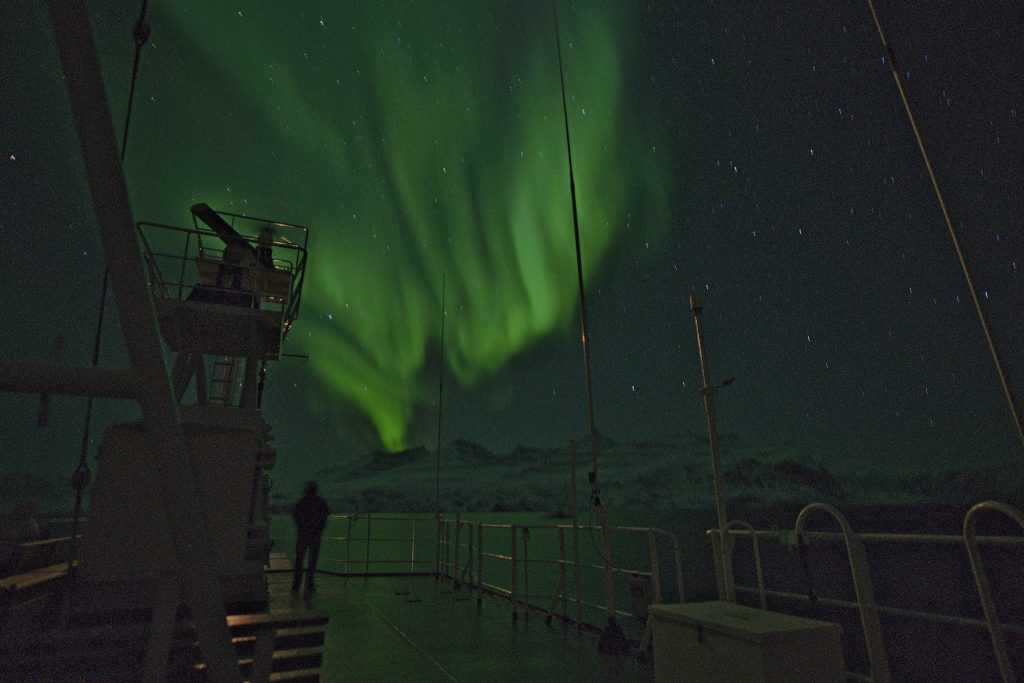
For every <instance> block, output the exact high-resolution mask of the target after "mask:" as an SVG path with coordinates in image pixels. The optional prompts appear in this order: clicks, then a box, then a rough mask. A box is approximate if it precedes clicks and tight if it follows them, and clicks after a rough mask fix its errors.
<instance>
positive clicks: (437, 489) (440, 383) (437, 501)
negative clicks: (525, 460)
mask: <svg viewBox="0 0 1024 683" xmlns="http://www.w3.org/2000/svg"><path fill="white" fill-rule="evenodd" d="M447 279H448V274H447V273H442V274H441V351H440V361H441V362H440V369H439V370H438V373H437V453H436V463H435V467H434V513H435V514H437V515H438V517H440V515H441V417H442V415H443V412H442V410H441V407H442V401H443V400H444V304H445V289H446V287H445V285H446V284H447Z"/></svg>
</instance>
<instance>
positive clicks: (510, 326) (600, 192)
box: [128, 3, 668, 449]
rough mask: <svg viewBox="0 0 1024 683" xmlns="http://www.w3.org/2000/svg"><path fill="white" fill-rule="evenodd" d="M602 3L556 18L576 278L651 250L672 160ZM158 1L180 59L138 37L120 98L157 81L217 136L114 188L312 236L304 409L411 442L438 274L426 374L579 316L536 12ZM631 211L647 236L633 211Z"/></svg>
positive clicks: (552, 62) (476, 374) (543, 30)
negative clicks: (128, 89)
mask: <svg viewBox="0 0 1024 683" xmlns="http://www.w3.org/2000/svg"><path fill="white" fill-rule="evenodd" d="M617 6H618V4H617V3H597V4H593V3H587V6H586V7H585V8H580V9H578V10H577V11H573V10H572V9H571V8H568V7H567V8H565V9H563V10H562V15H563V16H562V17H561V27H560V29H561V32H562V41H563V54H564V60H565V71H566V84H567V96H568V98H569V100H568V102H569V104H568V107H569V117H570V121H569V123H570V127H571V133H572V143H573V155H574V163H575V172H576V189H577V196H578V200H579V206H580V222H581V233H582V234H581V239H582V249H583V266H584V275H585V278H586V279H587V281H588V282H589V281H590V280H591V279H592V278H594V277H595V276H596V275H597V274H598V273H599V272H600V271H601V268H602V266H603V265H604V262H605V260H606V258H607V255H608V254H609V251H610V250H612V249H616V248H619V249H621V248H627V249H628V248H631V247H632V245H636V244H637V243H638V242H639V243H641V244H642V243H644V242H646V243H647V244H648V246H649V244H650V243H651V242H652V241H655V240H656V239H657V238H658V236H659V234H661V233H662V232H663V231H664V226H665V219H666V215H667V199H666V197H665V185H666V182H667V178H668V176H667V165H668V157H667V155H666V154H664V153H659V152H658V142H659V141H658V136H657V134H656V133H654V132H652V131H655V130H657V129H656V128H653V127H649V126H647V125H645V124H646V122H647V121H648V119H649V118H650V115H651V113H652V112H653V110H654V108H655V107H656V104H655V102H654V101H653V98H652V97H651V96H650V94H649V93H647V92H644V85H645V84H644V83H643V81H642V79H638V78H636V73H637V65H636V63H635V62H636V59H637V55H635V54H634V49H633V48H634V47H635V46H634V45H631V44H630V43H629V42H628V41H627V40H625V39H624V38H623V36H634V37H635V39H639V36H637V33H636V32H635V31H629V30H623V29H624V28H625V27H626V26H627V25H628V24H630V22H635V19H633V18H632V17H631V16H630V14H628V13H621V12H617V11H616V7H617ZM155 9H157V8H155ZM158 9H159V14H158V15H157V16H155V17H154V18H153V22H154V24H155V25H156V26H158V27H159V28H160V29H161V35H162V36H163V37H164V39H165V40H166V38H167V34H168V33H170V34H171V37H172V38H171V39H172V41H173V44H175V45H176V49H177V50H178V51H179V53H180V54H187V55H188V58H189V62H190V63H185V62H183V61H180V60H175V61H174V62H172V63H170V64H161V63H155V62H159V61H160V58H161V57H162V56H163V55H162V54H161V50H166V46H164V45H161V44H160V42H156V45H155V47H156V49H155V50H154V51H153V54H146V59H147V63H146V65H145V66H146V73H148V74H149V76H148V78H147V77H145V76H144V77H143V78H142V80H141V82H140V88H142V89H143V90H144V91H145V92H147V93H150V92H152V88H153V87H154V83H155V82H157V81H155V80H154V79H159V81H158V82H159V83H160V85H159V88H158V90H157V92H156V96H157V97H158V98H161V99H162V100H164V101H166V100H167V99H171V100H172V101H174V102H175V104H174V105H173V106H174V107H175V108H180V114H181V115H182V116H187V117H188V118H189V119H190V120H192V121H193V122H194V123H195V124H196V128H195V130H197V131H200V130H209V131H213V130H225V124H228V127H227V129H228V130H232V131H233V132H232V135H234V136H235V137H234V139H231V140H223V139H213V138H211V137H210V136H209V135H208V134H207V135H205V136H197V137H196V139H176V140H174V141H173V147H172V148H171V149H166V148H162V147H161V148H160V149H159V155H160V163H161V164H164V165H165V166H166V167H168V168H180V167H188V168H191V169H192V175H191V176H190V178H189V182H187V183H183V182H181V179H180V178H178V179H176V180H172V179H171V178H167V177H154V174H153V171H154V164H150V163H149V162H148V161H143V162H142V163H137V164H133V163H129V167H128V170H129V176H130V178H131V179H132V181H133V186H134V187H136V188H139V189H142V188H143V187H144V186H145V185H146V184H148V183H150V182H154V183H155V184H157V185H158V186H160V187H162V188H164V189H163V190H162V191H158V192H155V193H154V194H156V195H157V196H159V197H160V198H161V200H162V205H161V206H160V207H146V200H143V201H142V204H143V207H145V208H147V209H150V210H152V211H156V212H159V213H163V212H167V216H165V218H173V219H175V220H180V215H181V213H182V209H183V208H184V207H187V206H188V205H189V204H190V203H192V202H193V201H198V200H200V199H202V200H203V201H207V202H208V203H210V204H211V205H212V206H214V207H216V208H223V209H226V210H233V211H239V212H246V213H250V214H252V215H262V216H268V215H271V216H273V217H275V218H281V219H283V220H289V221H297V222H302V223H304V224H306V225H309V226H310V227H311V236H312V238H311V245H310V252H311V257H310V261H311V265H310V269H309V278H308V279H307V283H306V291H305V294H304V298H303V315H302V319H301V320H300V324H299V326H298V327H297V330H296V333H295V335H294V338H295V340H296V341H297V342H298V344H297V346H298V347H299V348H296V347H295V346H293V348H292V351H293V352H304V353H308V354H309V356H310V364H311V367H312V369H313V370H314V371H315V374H316V375H317V377H318V378H319V379H320V381H321V382H322V384H323V387H322V389H326V391H314V392H313V396H314V399H313V402H314V404H315V406H314V407H315V408H316V409H317V410H328V409H330V407H331V406H337V405H338V403H339V402H340V403H342V404H347V405H348V406H355V407H356V408H357V409H358V410H359V411H360V412H362V413H363V414H364V415H365V416H366V417H367V418H368V419H369V420H370V421H371V422H372V425H373V427H374V429H375V430H376V432H377V437H378V439H379V441H380V443H381V444H382V445H383V446H384V447H386V448H389V449H398V448H401V447H404V446H406V445H408V443H409V436H410V435H409V431H408V428H409V425H410V421H411V420H412V419H413V417H414V414H415V412H416V410H417V408H418V407H421V406H424V405H426V404H428V403H429V402H430V401H431V400H433V399H434V398H435V397H436V382H437V379H436V370H437V368H436V363H435V364H434V368H433V373H429V374H428V373H425V371H424V368H425V365H426V363H427V362H428V354H430V353H436V349H437V345H438V341H439V336H440V318H439V316H440V308H441V283H442V275H443V274H444V275H445V276H446V278H447V302H448V305H447V310H448V315H447V319H446V325H447V330H446V340H445V344H446V345H445V356H446V361H445V362H446V365H447V367H448V368H450V371H451V373H452V374H453V375H454V376H455V377H456V378H457V379H458V381H459V382H461V383H462V384H463V385H467V386H468V385H472V384H473V383H475V382H477V381H479V380H480V379H482V378H485V377H487V376H488V375H490V374H492V373H493V372H495V371H496V370H497V369H499V368H500V367H502V366H503V365H504V364H505V363H506V362H507V361H508V360H509V359H510V358H511V357H513V356H515V355H516V354H517V353H520V352H522V351H523V350H524V349H527V348H528V347H530V346H531V345H532V344H534V343H535V342H537V341H538V340H539V339H542V338H544V337H545V336H547V335H552V334H564V333H566V332H567V331H569V330H572V329H573V328H574V326H575V325H578V322H576V321H577V320H578V315H577V311H578V306H579V303H578V294H577V286H576V271H575V252H574V237H573V228H572V211H571V206H570V197H569V182H568V163H567V155H566V145H565V134H564V128H563V117H562V105H561V95H560V90H559V75H558V61H557V59H558V58H557V52H556V43H555V34H554V26H553V20H552V13H551V9H550V6H549V5H548V4H547V3H508V4H505V5H503V6H501V7H497V6H492V5H490V4H489V3H480V4H479V5H475V6H468V7H467V8H463V9H462V10H460V11H459V12H448V13H445V12H439V11H437V8H435V7H434V6H433V5H431V4H429V3H401V4H399V3H375V4H370V3H367V4H366V5H365V6H362V7H358V8H357V7H350V6H347V5H338V6H337V7H336V9H335V10H334V14H311V13H306V14H304V15H303V14H301V13H296V12H295V11H294V10H292V9H289V8H286V7H284V6H281V7H278V8H276V9H275V8H274V7H273V6H272V5H270V6H266V7H261V8H260V9H259V10H258V11H257V10H252V9H250V10H244V11H242V12H239V11H238V10H237V9H234V8H233V6H232V8H230V9H228V8H221V9H215V8H207V7H206V5H205V4H201V3H194V4H192V5H187V4H186V5H184V6H174V7H170V6H161V7H159V8H158ZM197 18H198V20H197ZM296 62H298V63H296ZM164 68H167V69H170V70H169V71H167V72H162V73H161V71H162V69H164ZM197 69H198V70H199V72H200V74H201V78H200V79H199V80H196V78H195V73H194V72H195V71H196V70H197ZM197 83H198V84H199V85H198V88H197V85H196V84H197ZM177 88H180V90H177ZM161 96H162V97H161ZM211 99H213V100H216V101H217V102H218V103H219V106H218V107H217V108H216V109H210V108H209V107H208V106H206V105H205V104H204V101H210V100H211ZM154 104H155V103H154V102H153V101H150V102H148V103H146V101H145V100H143V105H142V106H141V107H140V112H139V114H138V123H137V124H136V125H137V126H138V129H139V130H138V133H137V135H138V137H139V138H140V139H141V138H144V137H146V136H147V135H148V133H147V132H146V130H145V129H146V128H147V127H148V126H149V125H152V126H155V127H159V125H160V123H159V119H158V117H166V116H167V113H168V112H167V108H166V105H164V106H162V107H154V106H153V105H154ZM149 117H153V118H149ZM225 118H227V119H228V120H227V121H224V119H225ZM232 121H234V122H236V123H235V125H233V126H232V125H230V124H231V123H232ZM158 137H159V135H158ZM168 142H170V141H168ZM131 151H132V154H133V155H136V156H135V158H136V160H137V159H138V158H139V157H140V156H142V155H144V154H146V152H144V151H143V150H142V149H141V147H140V149H139V150H136V149H134V148H133V149H132V150H131ZM168 157H170V159H169V158H168ZM175 158H177V159H180V163H178V162H175V161H174V159H175ZM197 159H201V160H205V161H211V160H212V159H216V163H215V164H213V163H210V164H204V163H197V162H196V160H197ZM169 161H170V162H171V163H168V162H169ZM253 168H258V169H259V172H258V173H257V174H255V176H254V175H253V174H252V173H251V170H252V169H253ZM243 172H244V173H243ZM157 175H158V174H157ZM210 188H215V189H213V190H211V189H210ZM138 194H139V195H140V196H145V195H147V194H149V193H148V192H147V191H145V190H143V191H141V192H139V193H138ZM240 197H241V198H240ZM639 206H642V207H643V215H644V217H645V227H644V228H643V230H641V229H640V228H639V227H637V226H636V225H635V221H634V220H632V219H631V214H635V213H637V211H638V207H639ZM282 212H284V213H286V214H287V215H282ZM139 214H140V216H142V215H147V214H146V213H144V210H140V211H139ZM630 230H632V234H631V235H630V236H629V239H628V240H627V239H626V235H625V233H626V232H627V231H630ZM581 381H582V374H581ZM325 400H326V402H324V401H325ZM425 437H426V435H419V439H420V440H424V439H425Z"/></svg>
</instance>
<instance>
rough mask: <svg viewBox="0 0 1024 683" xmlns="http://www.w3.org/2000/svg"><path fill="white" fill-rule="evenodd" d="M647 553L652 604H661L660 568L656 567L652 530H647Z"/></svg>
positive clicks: (655, 539)
mask: <svg viewBox="0 0 1024 683" xmlns="http://www.w3.org/2000/svg"><path fill="white" fill-rule="evenodd" d="M647 552H648V553H649V556H650V563H651V583H652V584H654V585H653V588H654V604H656V605H660V604H661V567H659V566H658V538H657V536H655V534H654V530H653V529H648V530H647Z"/></svg>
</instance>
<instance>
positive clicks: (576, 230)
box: [551, 3, 618, 632]
mask: <svg viewBox="0 0 1024 683" xmlns="http://www.w3.org/2000/svg"><path fill="white" fill-rule="evenodd" d="M551 10H552V12H553V13H554V19H555V43H556V45H557V47H558V75H559V78H560V80H561V85H562V120H563V121H564V122H565V147H566V152H567V156H568V158H569V194H570V196H571V198H572V227H573V235H574V236H575V238H576V280H577V284H578V287H579V297H580V340H581V342H582V346H583V369H584V373H585V374H586V379H587V418H588V420H589V425H590V459H591V467H590V475H589V479H590V496H591V499H592V500H593V502H594V507H596V508H597V520H598V524H599V525H600V526H601V537H602V538H601V541H602V543H601V545H602V554H603V556H604V557H603V558H602V559H603V560H604V600H605V605H606V608H607V616H608V630H609V631H610V632H616V631H617V630H618V626H617V625H616V624H615V590H614V586H613V581H612V538H611V532H610V531H609V529H608V511H607V510H606V509H605V507H604V505H603V504H602V502H601V489H600V487H599V486H598V479H597V427H596V426H595V422H594V388H593V379H592V374H591V371H590V350H589V346H588V344H589V341H590V334H589V333H588V331H587V297H586V293H585V291H584V287H583V257H582V255H581V251H580V221H579V211H578V209H577V207H576V178H575V176H574V175H573V166H572V142H571V139H570V136H569V111H568V105H567V104H566V101H565V70H564V69H563V67H562V40H561V37H560V36H559V33H558V12H557V10H556V8H555V6H554V3H552V5H551Z"/></svg>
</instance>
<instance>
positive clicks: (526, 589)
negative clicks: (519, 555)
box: [523, 526, 530, 621]
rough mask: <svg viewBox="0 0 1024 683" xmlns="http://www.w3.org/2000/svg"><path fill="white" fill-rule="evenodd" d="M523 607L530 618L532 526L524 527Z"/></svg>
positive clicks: (528, 618)
mask: <svg viewBox="0 0 1024 683" xmlns="http://www.w3.org/2000/svg"><path fill="white" fill-rule="evenodd" d="M523 607H524V608H525V614H526V620H527V621H529V620H530V527H527V526H524V527H523Z"/></svg>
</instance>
